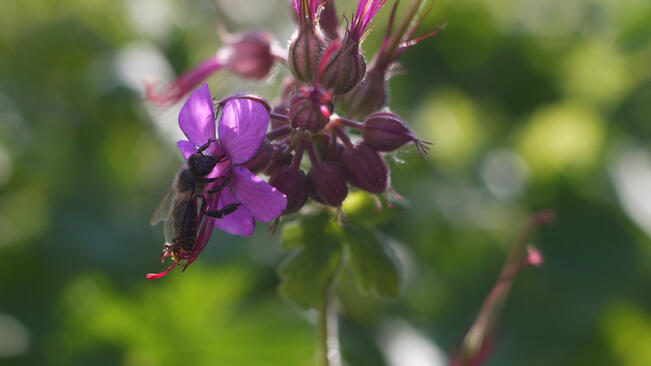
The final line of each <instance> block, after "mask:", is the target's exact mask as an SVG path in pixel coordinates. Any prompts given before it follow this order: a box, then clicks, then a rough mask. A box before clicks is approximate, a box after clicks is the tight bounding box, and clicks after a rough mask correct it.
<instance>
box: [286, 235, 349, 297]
mask: <svg viewBox="0 0 651 366" xmlns="http://www.w3.org/2000/svg"><path fill="white" fill-rule="evenodd" d="M341 257H342V247H341V245H340V244H339V243H338V242H333V243H320V245H306V246H305V247H304V248H302V249H299V250H297V251H296V252H295V253H294V254H293V255H292V256H291V257H289V258H288V259H287V260H286V261H285V263H283V265H282V267H281V268H280V277H281V279H282V282H281V284H280V293H281V294H282V295H283V296H284V297H286V298H287V299H289V300H291V301H293V302H295V303H296V304H298V305H300V306H301V307H304V308H309V307H313V308H319V307H321V306H322V304H323V300H324V295H325V293H326V290H327V289H328V287H329V286H330V284H331V283H332V282H333V280H334V278H335V276H336V275H337V271H338V270H339V265H340V264H341Z"/></svg>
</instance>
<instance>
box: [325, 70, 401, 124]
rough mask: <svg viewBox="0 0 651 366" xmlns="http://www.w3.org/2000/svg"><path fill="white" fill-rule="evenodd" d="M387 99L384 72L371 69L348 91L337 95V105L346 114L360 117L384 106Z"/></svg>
mask: <svg viewBox="0 0 651 366" xmlns="http://www.w3.org/2000/svg"><path fill="white" fill-rule="evenodd" d="M387 99H388V89H387V87H386V79H385V76H384V73H383V72H381V71H379V70H378V69H371V70H369V72H368V73H367V74H366V78H365V79H364V80H363V81H362V82H361V83H359V84H357V86H356V87H355V88H354V89H353V90H351V91H350V92H348V93H346V94H344V95H342V96H339V97H337V106H338V107H340V108H341V109H342V111H344V112H345V115H346V116H349V117H352V118H357V119H362V118H364V117H365V116H367V115H369V114H371V113H373V112H375V111H378V110H380V109H382V107H384V105H385V104H386V101H387Z"/></svg>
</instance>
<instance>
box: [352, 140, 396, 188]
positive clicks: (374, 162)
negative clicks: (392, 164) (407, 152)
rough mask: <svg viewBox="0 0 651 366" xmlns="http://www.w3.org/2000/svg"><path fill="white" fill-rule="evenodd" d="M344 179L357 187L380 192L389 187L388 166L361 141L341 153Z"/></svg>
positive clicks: (375, 152)
mask: <svg viewBox="0 0 651 366" xmlns="http://www.w3.org/2000/svg"><path fill="white" fill-rule="evenodd" d="M341 166H342V167H343V171H344V174H345V176H346V180H348V182H349V183H350V184H352V185H354V186H355V187H357V188H360V189H363V190H365V191H368V192H371V193H382V192H384V191H386V190H387V189H388V188H389V166H388V165H387V162H386V161H385V160H384V158H383V157H382V156H381V155H380V154H379V153H378V152H377V151H375V150H373V149H372V148H371V147H370V146H368V145H366V144H365V143H361V144H359V145H357V146H354V147H352V148H349V149H347V150H346V151H344V153H343V154H342V155H341Z"/></svg>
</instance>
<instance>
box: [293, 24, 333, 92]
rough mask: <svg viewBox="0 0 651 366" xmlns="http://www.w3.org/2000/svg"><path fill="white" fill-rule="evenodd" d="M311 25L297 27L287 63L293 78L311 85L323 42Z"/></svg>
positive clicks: (317, 67) (317, 66)
mask: <svg viewBox="0 0 651 366" xmlns="http://www.w3.org/2000/svg"><path fill="white" fill-rule="evenodd" d="M317 33H318V31H317V29H316V28H315V27H314V25H313V24H311V23H306V24H304V25H301V26H299V28H298V29H297V31H296V33H295V34H294V36H293V37H292V41H291V43H290V45H289V53H288V56H287V63H288V66H289V70H290V71H291V72H292V74H293V75H294V77H295V78H296V79H298V80H299V81H302V82H304V83H311V82H312V81H314V78H315V76H316V74H317V71H318V69H319V61H320V59H321V53H323V48H324V41H323V39H322V38H321V35H320V34H317Z"/></svg>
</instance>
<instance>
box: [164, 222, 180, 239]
mask: <svg viewBox="0 0 651 366" xmlns="http://www.w3.org/2000/svg"><path fill="white" fill-rule="evenodd" d="M163 233H164V234H165V243H168V244H172V243H173V242H174V239H175V238H176V236H177V235H176V226H175V223H174V218H173V217H169V218H168V219H167V220H165V225H164V226H163Z"/></svg>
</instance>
